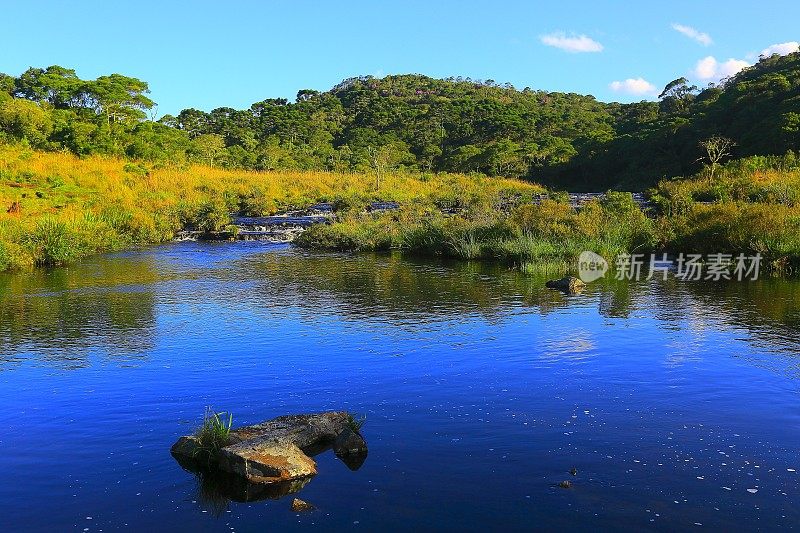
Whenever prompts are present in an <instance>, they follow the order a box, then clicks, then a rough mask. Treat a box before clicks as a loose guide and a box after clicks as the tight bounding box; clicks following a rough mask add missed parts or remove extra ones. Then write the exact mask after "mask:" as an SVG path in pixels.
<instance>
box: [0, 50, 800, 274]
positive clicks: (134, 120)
mask: <svg viewBox="0 0 800 533" xmlns="http://www.w3.org/2000/svg"><path fill="white" fill-rule="evenodd" d="M149 92H150V91H149V86H148V84H147V82H145V81H142V80H139V79H137V78H132V77H129V76H125V75H122V74H110V75H104V76H99V77H98V78H96V79H93V80H86V79H81V78H80V77H79V76H78V75H77V73H76V72H75V70H73V69H69V68H65V67H61V66H58V65H52V66H49V67H46V68H36V67H31V68H29V69H27V70H25V71H24V72H22V73H21V74H19V75H18V76H12V75H9V74H3V73H0V207H1V208H2V209H0V271H5V270H14V269H25V268H31V267H34V266H50V265H61V264H66V263H69V262H71V261H74V260H76V259H79V258H81V257H85V256H87V255H90V254H95V253H99V252H104V251H113V250H120V249H124V248H129V247H132V246H140V245H147V244H156V243H160V242H165V241H168V240H170V239H172V238H173V237H174V236H175V235H176V233H178V232H180V231H182V230H190V231H194V232H201V233H205V234H210V233H214V232H221V233H224V234H234V233H235V231H236V228H235V227H233V226H231V214H240V215H245V216H264V215H272V214H276V213H281V212H286V211H290V210H293V209H303V208H305V207H308V206H311V205H313V204H315V203H318V202H329V203H331V204H332V205H333V208H334V212H335V218H334V220H333V221H332V222H331V223H330V224H324V225H323V224H320V225H315V226H312V227H311V228H310V229H309V230H308V231H306V232H304V233H302V234H301V235H300V236H299V238H298V239H297V240H296V242H297V244H298V245H300V246H304V247H306V248H311V249H318V250H346V251H387V250H400V251H402V252H404V253H408V254H429V255H438V256H445V257H454V258H461V259H482V260H492V261H498V262H501V263H502V264H505V265H508V266H509V267H512V268H518V269H520V270H522V271H528V270H532V269H539V268H541V266H542V265H544V264H548V265H556V266H557V267H558V268H561V269H562V270H566V269H567V268H568V264H569V263H571V262H572V261H574V259H575V258H576V257H577V256H578V254H579V253H580V252H581V251H583V250H590V251H594V252H596V253H599V254H601V255H603V256H604V257H606V258H608V259H612V258H614V257H615V256H616V255H617V254H620V253H644V254H647V253H652V252H668V253H685V254H688V253H695V254H717V253H726V254H727V253H730V254H739V253H744V254H748V255H753V254H756V253H759V254H761V255H762V256H763V258H764V259H765V261H764V264H763V265H764V267H765V268H766V269H768V270H772V271H774V272H781V273H793V272H796V271H797V270H798V266H800V161H799V159H798V156H797V155H796V154H797V153H799V152H800V52H795V53H790V54H787V55H783V56H781V55H779V54H773V55H771V56H768V57H767V56H765V57H761V58H760V59H759V61H758V62H757V63H756V64H755V65H753V66H751V67H747V68H745V69H743V70H741V71H740V72H738V73H737V74H735V75H734V76H732V77H730V78H727V79H725V80H723V81H721V82H720V83H719V84H712V85H709V86H708V87H705V88H702V89H701V88H698V87H696V86H694V85H691V83H690V82H689V81H688V80H687V79H686V78H678V79H676V80H674V81H672V82H670V83H669V84H667V86H666V87H665V88H664V90H663V91H662V93H661V94H660V95H659V101H657V102H654V101H641V102H635V103H630V104H622V103H617V102H609V103H606V102H601V101H598V100H597V99H596V98H594V97H593V96H591V95H579V94H575V93H559V92H548V91H541V90H534V89H531V88H528V87H526V88H524V89H522V90H520V89H517V88H515V87H514V86H512V85H511V84H501V83H497V82H495V81H493V80H472V79H470V78H460V77H459V78H448V79H442V80H438V79H434V78H430V77H427V76H423V75H418V74H406V75H393V76H385V77H383V78H380V79H378V78H375V77H372V76H362V77H357V78H350V79H347V80H344V81H343V82H342V83H340V84H338V85H336V86H335V87H333V88H331V89H330V90H328V91H325V92H320V91H317V90H310V89H303V90H301V91H299V92H298V93H297V96H296V99H295V101H292V102H290V101H289V100H287V99H285V98H268V99H266V100H263V101H260V102H256V103H254V104H252V105H251V106H250V107H249V108H247V109H234V108H230V107H220V108H217V109H214V110H211V111H210V112H205V111H201V110H197V109H184V110H182V111H180V112H179V113H178V114H177V115H175V116H172V115H164V116H162V117H160V118H158V119H156V112H155V110H156V104H155V102H154V101H153V100H151V99H150V98H149V96H148V94H149ZM686 176H688V177H686ZM563 190H569V191H573V192H577V191H595V192H598V191H604V190H611V191H647V192H646V193H645V194H646V197H647V199H648V201H649V207H648V208H647V212H644V211H642V208H641V207H640V205H638V204H637V203H636V202H635V201H633V198H632V197H631V195H630V194H629V193H624V192H609V193H607V194H606V195H605V196H604V197H602V198H597V199H594V200H592V201H589V202H587V203H585V204H583V205H581V207H580V209H575V208H574V207H573V206H571V205H570V204H569V202H568V201H566V200H567V195H566V193H563V192H554V191H563ZM371 202H396V203H397V204H398V205H399V206H400V208H399V209H393V210H389V211H383V212H381V211H380V210H378V211H371V210H369V209H367V206H368V205H369V204H370V203H371Z"/></svg>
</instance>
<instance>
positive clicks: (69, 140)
mask: <svg viewBox="0 0 800 533" xmlns="http://www.w3.org/2000/svg"><path fill="white" fill-rule="evenodd" d="M148 94H149V88H148V85H147V83H146V82H144V81H141V80H138V79H135V78H131V77H127V76H123V75H120V74H112V75H109V76H101V77H99V78H97V79H96V80H82V79H80V78H79V77H78V76H77V75H76V73H75V71H74V70H71V69H68V68H63V67H59V66H51V67H48V68H30V69H28V70H27V71H25V72H24V73H22V74H21V75H20V76H18V77H13V76H10V75H7V74H0V140H2V139H3V138H5V139H6V140H7V141H12V142H22V143H27V144H28V145H30V146H31V147H33V148H36V149H43V150H68V151H71V152H73V153H75V154H77V155H81V156H83V155H91V154H109V155H119V156H125V157H128V158H133V159H140V160H145V161H151V162H170V163H178V164H181V163H184V162H187V161H197V162H203V163H206V164H209V165H211V166H221V167H228V168H245V169H255V170H269V169H293V170H304V169H305V170H334V171H350V170H352V171H368V170H370V169H372V170H377V171H385V170H391V169H406V170H419V171H423V172H440V171H450V172H467V173H468V172H477V173H482V174H487V175H503V176H510V177H521V178H528V179H532V180H535V181H537V182H541V183H545V184H547V185H550V186H552V187H554V188H559V189H565V188H567V189H572V190H603V189H607V188H612V187H613V188H620V189H629V190H638V189H644V188H646V187H648V186H651V185H653V184H655V183H656V182H658V181H659V180H661V179H663V178H669V177H673V176H680V175H688V174H691V173H694V172H696V171H697V170H698V169H699V168H700V166H701V164H702V163H701V157H702V155H703V150H702V148H701V147H700V146H699V143H700V142H701V141H702V140H704V139H707V138H709V137H713V136H724V137H726V138H729V139H731V140H732V141H733V143H735V144H734V145H733V147H732V148H731V150H730V153H731V157H733V158H737V157H743V156H747V155H753V154H763V155H768V154H784V153H786V152H788V151H796V150H798V149H800V53H794V54H790V55H787V56H778V55H774V56H772V57H766V58H762V59H761V60H760V61H759V62H758V63H757V64H756V65H754V66H753V67H750V68H747V69H745V70H743V71H741V72H740V73H739V74H737V75H735V76H734V77H732V78H730V79H727V80H723V81H722V82H721V83H720V84H718V85H715V86H709V87H707V88H704V89H702V90H700V89H698V88H697V87H694V86H691V85H690V84H689V82H688V81H687V80H685V79H684V78H679V79H677V80H675V81H673V82H672V83H670V84H669V85H668V86H667V87H666V88H665V90H664V92H663V93H662V94H661V96H660V98H659V101H658V102H647V101H643V102H638V103H632V104H619V103H603V102H599V101H597V100H596V99H595V98H594V97H592V96H584V95H579V94H574V93H555V92H546V91H538V90H532V89H530V88H525V89H523V90H517V89H515V88H514V87H512V86H511V85H508V84H505V85H503V84H498V83H495V82H494V81H493V80H485V81H479V80H471V79H462V78H449V79H445V80H437V79H432V78H429V77H426V76H421V75H399V76H387V77H385V78H382V79H377V78H373V77H371V76H365V77H359V78H351V79H348V80H345V81H343V82H342V83H340V84H339V85H337V86H336V87H333V88H332V89H331V90H329V91H326V92H319V91H314V90H301V91H299V92H298V94H297V97H296V100H295V101H294V102H289V101H288V100H286V99H283V98H274V99H267V100H264V101H261V102H257V103H255V104H253V105H252V106H250V108H249V109H244V110H237V109H232V108H227V107H222V108H218V109H214V110H212V111H211V112H204V111H199V110H196V109H185V110H183V111H181V112H180V113H179V114H178V115H177V116H172V115H166V116H163V117H161V118H160V119H158V120H155V109H156V107H155V103H154V102H153V101H152V100H151V99H150V98H149V97H148V96H147V95H148Z"/></svg>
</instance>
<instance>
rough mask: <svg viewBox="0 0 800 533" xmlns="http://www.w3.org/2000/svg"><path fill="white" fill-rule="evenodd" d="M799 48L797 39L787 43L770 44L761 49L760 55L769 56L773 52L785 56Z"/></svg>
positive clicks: (799, 44)
mask: <svg viewBox="0 0 800 533" xmlns="http://www.w3.org/2000/svg"><path fill="white" fill-rule="evenodd" d="M798 50H800V43H798V42H797V41H789V42H788V43H778V44H771V45H769V46H768V47H766V48H764V49H763V50H762V51H761V55H762V56H766V57H769V56H771V55H773V54H778V55H782V56H785V55H786V54H791V53H793V52H797V51H798Z"/></svg>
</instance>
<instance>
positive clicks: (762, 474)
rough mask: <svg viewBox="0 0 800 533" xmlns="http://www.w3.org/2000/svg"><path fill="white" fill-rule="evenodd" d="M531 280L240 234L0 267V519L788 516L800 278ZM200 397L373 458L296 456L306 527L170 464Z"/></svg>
mask: <svg viewBox="0 0 800 533" xmlns="http://www.w3.org/2000/svg"><path fill="white" fill-rule="evenodd" d="M543 281H544V280H543V279H542V278H537V277H530V276H523V275H520V274H517V273H513V272H507V271H504V270H502V269H497V268H493V267H490V266H486V265H479V264H472V263H441V262H424V261H412V260H408V259H405V260H404V259H400V258H399V257H394V256H373V255H357V256H351V255H322V254H309V253H305V252H302V251H299V250H296V249H293V248H291V247H288V246H285V245H265V244H259V243H232V244H197V243H180V244H173V245H167V246H163V247H158V248H152V249H147V250H143V251H136V252H129V253H124V254H115V255H108V256H103V257H99V258H94V259H91V260H87V261H84V262H83V263H81V264H79V265H76V266H72V267H69V268H63V269H55V270H50V271H38V272H35V273H33V274H25V275H0V304H1V306H2V307H1V308H0V405H2V412H3V415H4V421H5V430H4V431H1V432H0V450H1V451H2V453H0V471H2V472H3V477H2V481H0V525H2V526H4V527H3V530H6V531H7V530H25V531H37V530H41V531H49V530H57V531H69V530H78V531H84V530H88V531H100V530H104V531H110V530H116V529H121V528H127V529H130V530H132V531H137V530H142V529H145V528H149V529H151V530H153V529H157V530H161V529H164V530H209V531H264V530H272V529H275V530H287V529H293V528H297V529H301V528H302V529H306V528H313V527H317V528H319V529H332V528H336V529H354V530H363V531H374V530H377V529H379V528H382V529H389V530H397V529H402V530H411V529H415V530H428V529H434V528H436V529H447V530H482V529H487V528H494V529H505V530H530V529H536V528H552V529H554V528H562V527H563V528H568V527H582V528H588V527H594V528H598V529H600V528H619V527H626V528H630V529H636V530H675V529H678V528H680V529H684V528H693V527H699V528H713V529H727V530H733V529H736V530H742V529H747V530H754V529H761V530H771V529H778V528H790V527H797V525H798V524H800V490H799V489H800V474H798V472H797V471H798V470H800V453H799V452H800V394H799V393H800V329H798V326H800V283H798V282H793V281H779V280H762V281H760V282H752V283H711V282H706V283H681V282H677V281H672V280H670V281H666V282H664V281H651V282H643V283H638V284H637V283H620V282H613V281H607V282H597V283H594V284H592V285H591V286H590V289H589V290H588V291H587V292H586V293H585V294H583V295H580V296H572V297H567V296H564V295H562V294H560V293H557V292H553V291H549V290H546V289H543V288H542V285H543ZM206 405H212V406H214V407H215V408H217V409H219V410H223V409H224V410H230V411H232V412H233V413H234V422H235V424H237V425H238V424H247V423H255V422H259V421H262V420H265V419H268V418H272V417H274V416H277V415H281V414H287V413H295V412H310V411H321V410H327V409H348V410H351V411H354V412H357V413H364V414H366V416H367V422H366V425H365V426H364V430H363V432H364V434H365V437H366V438H367V441H368V443H369V446H370V452H369V457H368V458H367V460H366V462H365V463H364V465H363V466H362V467H361V469H359V470H358V471H355V472H353V471H350V470H349V469H348V468H347V467H346V466H345V465H344V464H342V463H341V462H339V461H338V460H337V459H336V458H335V457H334V456H333V454H332V453H330V452H328V453H324V454H322V455H320V456H318V457H317V461H318V464H319V475H318V476H317V477H316V478H315V479H314V480H313V481H311V483H309V484H308V485H307V486H306V487H305V488H304V489H303V490H302V491H301V492H300V493H299V494H298V496H300V497H301V498H303V499H305V500H307V501H309V502H311V503H313V504H314V505H316V506H317V507H318V509H319V510H318V511H317V512H314V513H311V514H307V515H297V514H295V513H293V512H291V510H290V509H289V506H290V502H291V498H292V497H291V496H289V497H287V498H283V499H278V500H271V499H267V500H261V501H250V502H246V503H242V502H237V501H231V500H229V499H227V497H228V496H229V495H228V494H227V493H225V492H224V491H222V492H220V491H219V490H218V489H215V487H214V486H209V485H208V484H203V483H200V482H199V481H198V479H197V478H196V477H195V476H193V475H192V474H191V473H189V472H186V471H184V470H183V469H181V467H180V466H179V465H178V464H177V463H176V462H175V461H174V460H173V458H172V457H171V456H170V454H169V447H170V445H171V444H172V443H173V441H174V440H175V439H176V438H177V437H178V436H179V435H181V434H185V433H187V432H190V431H192V429H193V428H194V427H195V426H196V425H197V423H198V419H199V417H200V416H201V414H202V412H203V409H204V407H205V406H206ZM573 467H574V468H576V469H577V471H578V473H577V475H576V476H575V477H572V476H571V475H570V474H569V472H568V471H569V470H570V468H573ZM565 479H570V480H571V481H572V482H573V488H572V489H570V490H564V489H560V488H557V486H556V484H557V483H558V482H559V481H562V480H565Z"/></svg>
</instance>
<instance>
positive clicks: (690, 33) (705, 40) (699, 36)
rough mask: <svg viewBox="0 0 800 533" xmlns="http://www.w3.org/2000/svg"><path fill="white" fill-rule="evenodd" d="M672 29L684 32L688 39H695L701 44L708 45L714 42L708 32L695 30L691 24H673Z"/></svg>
mask: <svg viewBox="0 0 800 533" xmlns="http://www.w3.org/2000/svg"><path fill="white" fill-rule="evenodd" d="M672 29H673V30H675V31H677V32H678V33H682V34H684V35H685V36H687V37H688V38H690V39H693V40H695V41H697V42H698V43H700V44H702V45H703V46H708V45H710V44H712V43H713V42H714V41H713V40H712V39H711V36H710V35H709V34H707V33H703V32H701V31H699V30H696V29H694V28H692V27H691V26H685V25H683V24H673V25H672Z"/></svg>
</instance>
